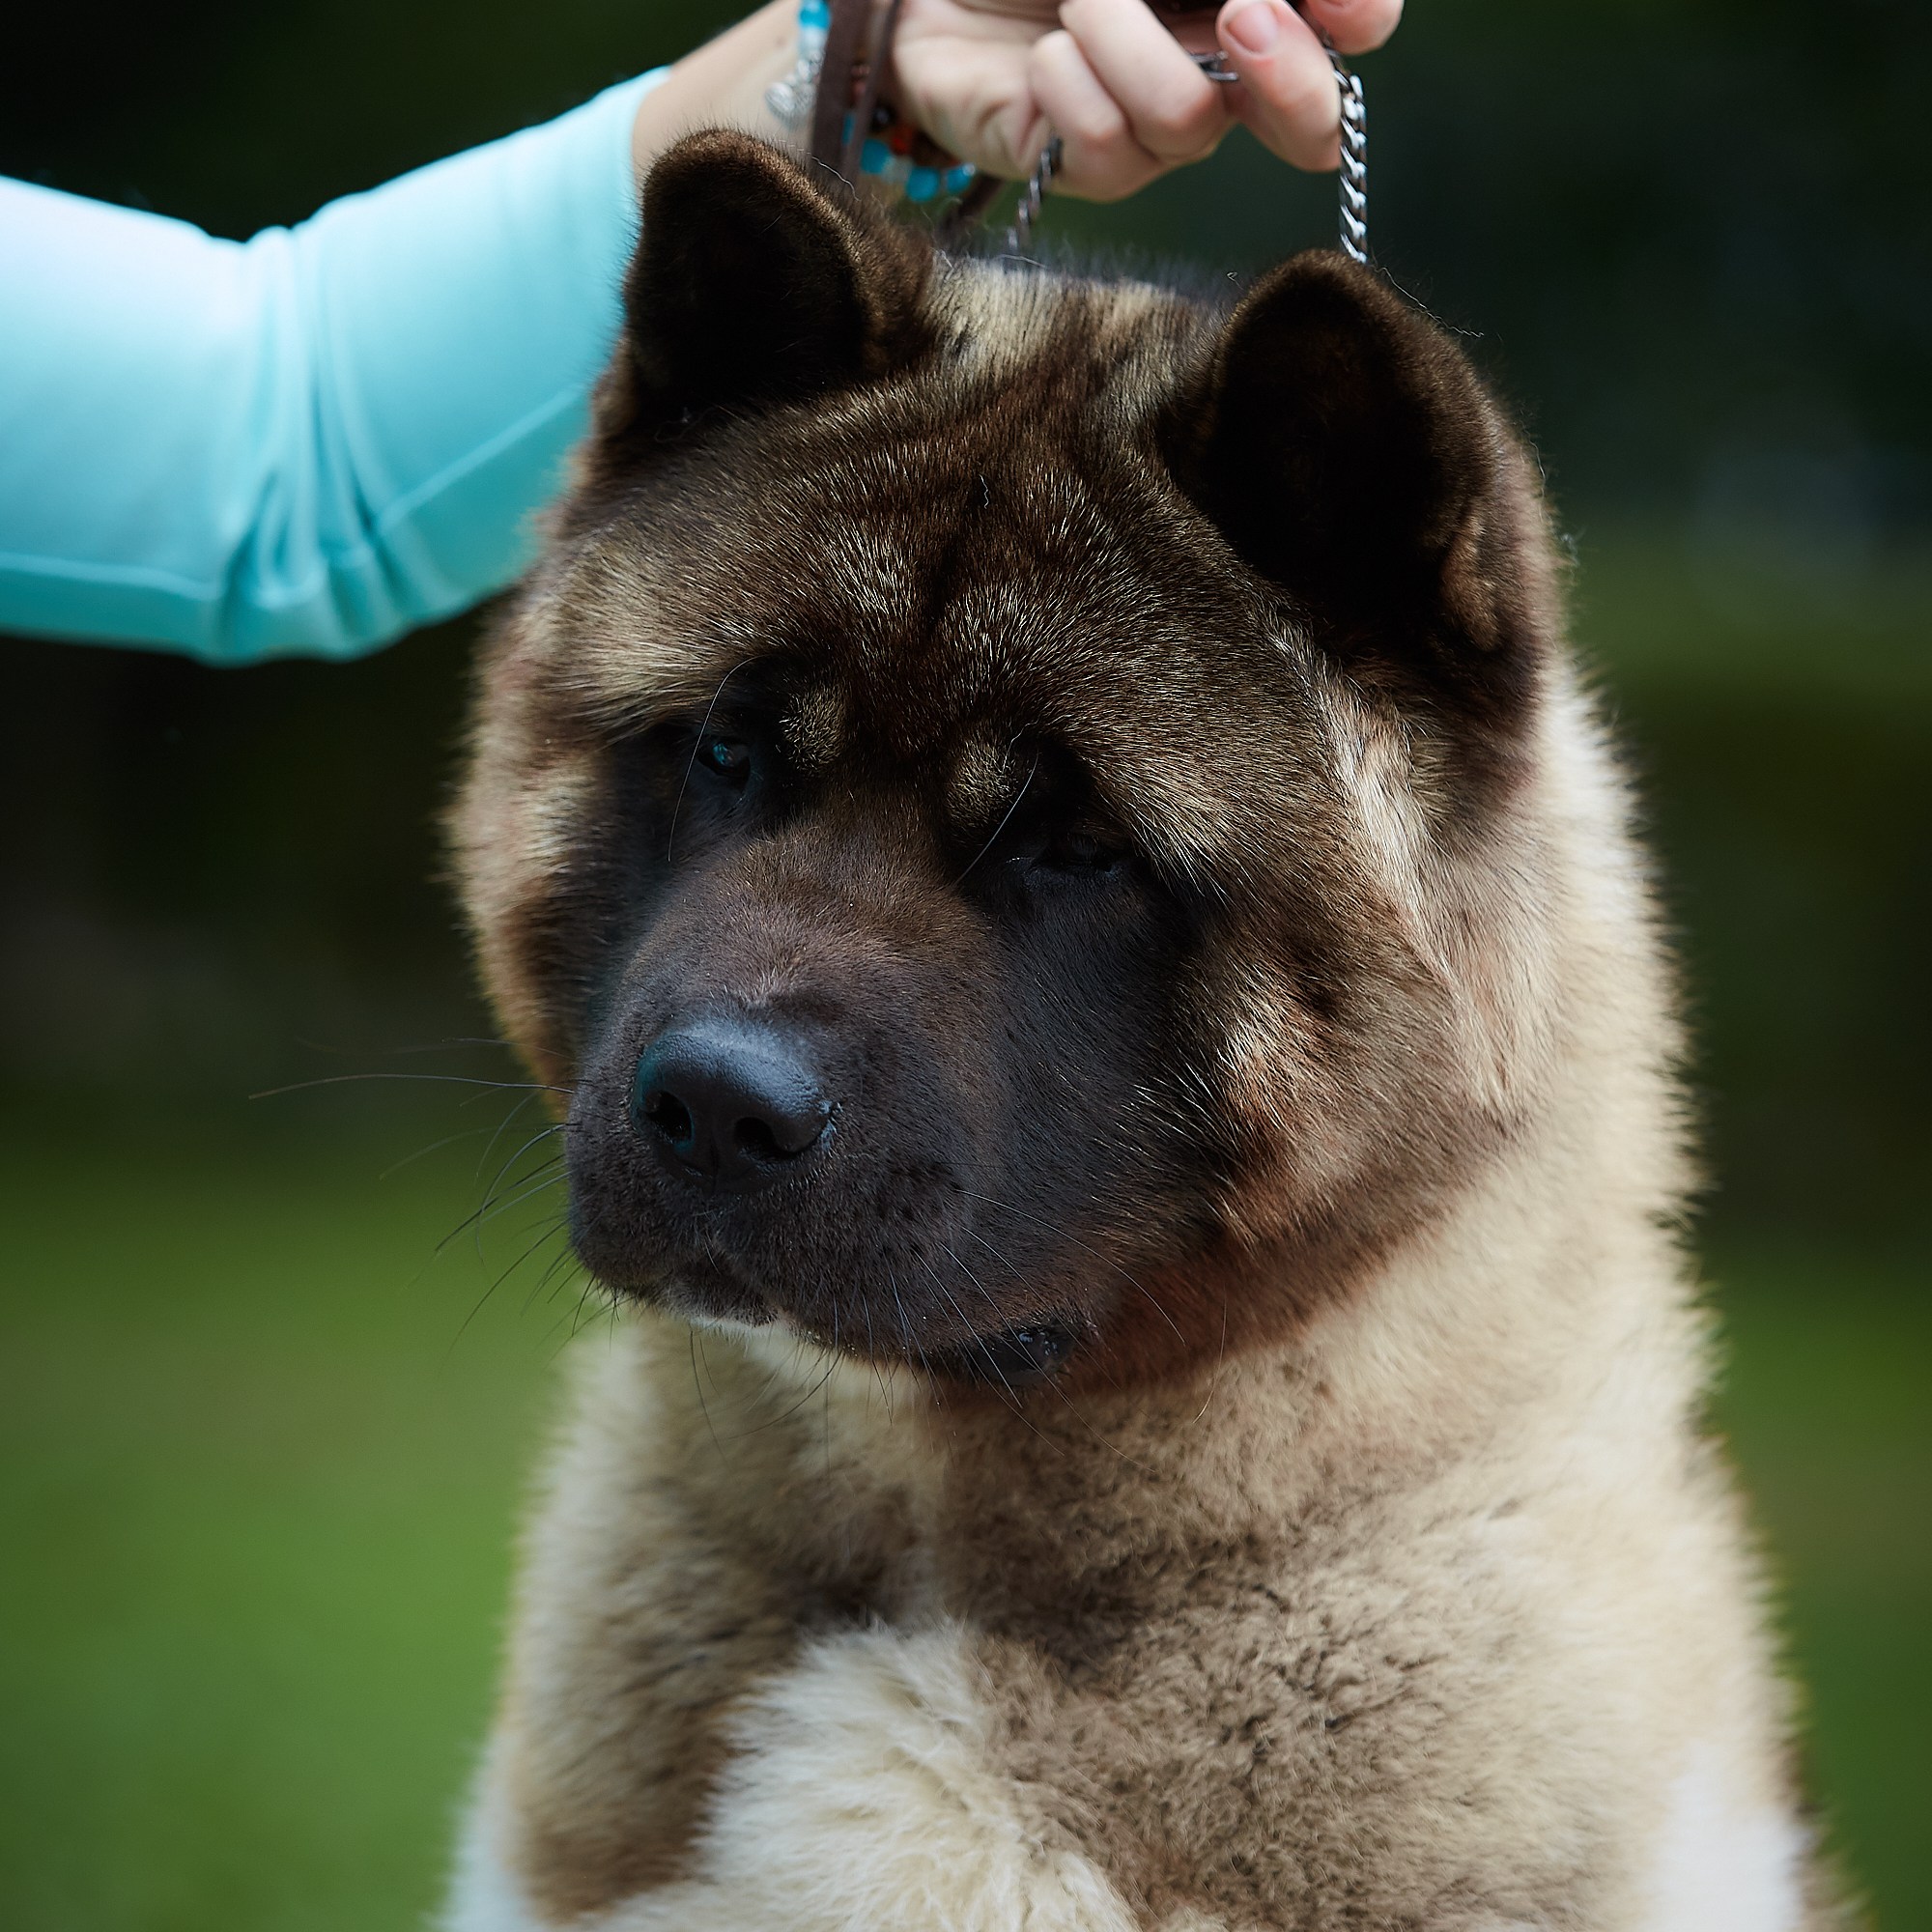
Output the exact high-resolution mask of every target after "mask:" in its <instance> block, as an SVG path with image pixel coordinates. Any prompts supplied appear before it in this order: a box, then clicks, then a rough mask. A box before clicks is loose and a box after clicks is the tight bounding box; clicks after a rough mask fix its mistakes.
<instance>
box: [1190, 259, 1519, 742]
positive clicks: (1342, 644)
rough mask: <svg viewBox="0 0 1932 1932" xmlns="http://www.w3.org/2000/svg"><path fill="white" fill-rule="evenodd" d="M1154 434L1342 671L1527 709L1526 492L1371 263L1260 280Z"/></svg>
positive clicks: (1503, 711)
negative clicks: (1304, 616)
mask: <svg viewBox="0 0 1932 1932" xmlns="http://www.w3.org/2000/svg"><path fill="white" fill-rule="evenodd" d="M1165 442H1166V446H1167V455H1168V460H1169V462H1170V465H1171V466H1172V469H1173V471H1174V474H1175V476H1176V479H1177V481H1179V484H1180V486H1181V488H1182V489H1183V490H1185V491H1186V492H1187V494H1188V495H1189V496H1190V497H1192V498H1193V499H1194V501H1195V502H1196V503H1197V504H1198V505H1199V506H1200V507H1201V509H1202V510H1203V511H1204V512H1205V513H1206V514H1207V515H1208V518H1209V519H1210V520H1211V521H1212V522H1213V523H1214V524H1215V525H1216V526H1218V527H1219V528H1220V530H1221V532H1222V534H1223V535H1224V536H1226V538H1227V539H1228V541H1229V543H1230V544H1231V545H1232V546H1233V547H1234V548H1235V550H1236V552H1238V553H1239V554H1240V555H1241V557H1242V558H1243V559H1244V560H1245V561H1246V562H1247V563H1248V564H1249V565H1250V566H1251V567H1252V568H1253V569H1254V570H1256V571H1258V572H1259V573H1260V574H1261V575H1262V576H1264V577H1265V578H1268V579H1269V580H1271V581H1272V582H1275V583H1277V584H1279V585H1280V586H1281V587H1282V588H1283V589H1285V590H1286V591H1288V592H1289V594H1290V595H1291V596H1292V597H1293V599H1294V600H1295V601H1296V602H1297V603H1299V604H1301V605H1302V606H1303V607H1304V609H1306V610H1307V611H1308V612H1309V613H1310V615H1311V617H1312V618H1313V620H1314V623H1315V627H1316V631H1317V636H1318V640H1319V641H1321V643H1322V644H1323V645H1324V646H1325V647H1326V648H1328V649H1330V650H1332V651H1333V652H1334V653H1335V654H1336V656H1337V657H1338V658H1340V659H1341V660H1342V661H1343V662H1344V663H1345V664H1347V665H1348V666H1349V667H1350V669H1351V670H1353V671H1355V672H1357V673H1358V674H1361V675H1364V676H1366V677H1369V678H1371V679H1374V680H1376V681H1378V682H1383V683H1391V682H1392V683H1394V684H1395V685H1396V686H1397V687H1398V688H1399V689H1402V690H1406V691H1409V692H1417V691H1419V692H1421V693H1423V694H1426V695H1427V696H1429V697H1430V698H1431V699H1432V700H1434V701H1435V702H1438V703H1448V704H1451V705H1458V706H1471V705H1472V706H1474V707H1475V708H1477V709H1478V710H1481V711H1483V712H1486V713H1488V714H1490V715H1491V716H1492V718H1494V719H1496V721H1497V722H1501V719H1502V717H1503V716H1504V715H1507V714H1509V713H1511V712H1514V711H1516V710H1518V709H1520V703H1521V700H1522V698H1523V697H1524V696H1525V695H1526V693H1527V691H1528V689H1529V684H1530V677H1531V671H1532V668H1533V664H1534V660H1535V656H1536V653H1537V650H1538V647H1539V643H1540V639H1541V635H1542V632H1543V630H1544V629H1545V627H1546V625H1547V624H1548V587H1547V586H1548V539H1547V536H1546V534H1545V531H1544V527H1543V523H1542V515H1541V510H1540V507H1539V505H1538V502H1537V498H1536V493H1535V490H1534V488H1533V486H1532V485H1531V483H1530V481H1529V480H1528V474H1527V471H1526V469H1525V467H1524V459H1523V458H1522V456H1521V455H1520V451H1519V450H1518V448H1517V446H1516V444H1515V442H1514V440H1512V438H1511V435H1510V432H1509V431H1508V430H1507V428H1506V427H1505V426H1504V423H1503V421H1502V418H1501V415H1500V413H1499V412H1498V411H1497V410H1496V408H1495V406H1494V404H1492V402H1491V401H1490V399H1489V397H1488V396H1487V395H1486V394H1485V393H1484V390H1483V387H1482V384H1480V383H1479V382H1478V380H1477V378H1476V374H1475V372H1474V370H1473V369H1471V368H1470V366H1469V364H1468V361H1467V360H1466V359H1465V357H1464V356H1463V354H1462V352H1461V351H1460V350H1459V349H1457V348H1456V347H1455V346H1454V344H1452V343H1451V342H1450V341H1449V339H1448V338H1447V337H1446V336H1444V335H1443V334H1442V333H1441V332H1440V331H1439V330H1438V329H1437V328H1436V327H1435V326H1434V325H1433V324H1431V323H1430V322H1428V321H1427V320H1426V319H1425V318H1424V317H1422V316H1421V315H1419V314H1418V313H1416V311H1415V310H1414V309H1412V308H1411V307H1410V306H1409V305H1408V304H1407V303H1406V301H1405V300H1403V298H1401V297H1400V296H1398V295H1397V294H1396V293H1395V292H1394V291H1393V290H1392V289H1390V288H1388V287H1387V286H1386V285H1385V284H1384V283H1383V282H1381V281H1380V280H1379V279H1378V277H1376V276H1375V275H1373V274H1371V273H1370V272H1369V271H1368V270H1364V269H1360V268H1357V267H1355V266H1354V265H1353V264H1351V263H1350V262H1348V261H1346V260H1345V259H1344V258H1343V257H1341V256H1340V255H1336V254H1332V253H1328V252H1326V251H1323V252H1320V253H1310V254H1305V255H1300V256H1297V257H1295V259H1294V260H1293V261H1291V262H1289V263H1288V264H1286V265H1285V266H1284V267H1283V268H1280V269H1277V270H1274V271H1273V272H1272V273H1271V274H1269V275H1267V276H1265V277H1264V279H1263V280H1262V281H1261V282H1259V283H1258V284H1257V285H1256V286H1255V288H1254V289H1253V290H1252V291H1250V293H1249V294H1248V295H1247V297H1246V298H1244V299H1243V300H1242V301H1241V302H1240V304H1239V305H1238V306H1237V307H1236V310H1235V312H1234V314H1233V315H1232V316H1231V317H1230V318H1229V321H1228V323H1227V325H1226V327H1225V328H1224V329H1223V332H1222V334H1221V337H1220V340H1219V342H1218V344H1217V345H1216V347H1215V349H1214V351H1213V353H1212V355H1211V356H1210V357H1209V359H1208V364H1207V366H1206V368H1205V370H1204V371H1203V372H1202V373H1201V374H1200V375H1199V376H1198V377H1197V378H1196V380H1195V381H1194V383H1193V384H1191V385H1190V386H1189V387H1188V388H1187V389H1186V390H1184V391H1183V393H1182V394H1181V395H1180V396H1179V398H1178V399H1177V402H1176V405H1175V408H1174V411H1173V412H1172V414H1171V416H1170V417H1169V420H1168V425H1167V429H1166V433H1165Z"/></svg>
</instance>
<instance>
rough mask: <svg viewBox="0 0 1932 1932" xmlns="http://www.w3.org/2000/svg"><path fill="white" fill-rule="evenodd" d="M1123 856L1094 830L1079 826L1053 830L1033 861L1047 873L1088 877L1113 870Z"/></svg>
mask: <svg viewBox="0 0 1932 1932" xmlns="http://www.w3.org/2000/svg"><path fill="white" fill-rule="evenodd" d="M1126 856H1127V855H1126V853H1125V852H1124V851H1123V850H1122V848H1121V847H1120V846H1119V845H1118V844H1115V843H1113V842H1112V841H1110V840H1109V839H1107V838H1103V837H1101V835H1100V834H1098V833H1097V832H1092V831H1088V830H1084V829H1082V830H1074V831H1066V832H1061V833H1057V834H1056V835H1055V836H1054V837H1053V838H1050V839H1048V840H1047V842H1046V843H1045V844H1044V845H1043V846H1041V847H1040V849H1039V852H1038V854H1037V856H1036V858H1035V860H1034V864H1035V865H1036V866H1039V867H1044V868H1045V869H1046V870H1048V871H1050V872H1067V873H1071V874H1073V875H1075V876H1076V877H1083V878H1091V877H1095V876H1098V875H1099V874H1101V873H1105V872H1111V871H1113V870H1114V869H1115V868H1116V867H1119V866H1121V865H1122V864H1123V863H1124V862H1125V860H1126Z"/></svg>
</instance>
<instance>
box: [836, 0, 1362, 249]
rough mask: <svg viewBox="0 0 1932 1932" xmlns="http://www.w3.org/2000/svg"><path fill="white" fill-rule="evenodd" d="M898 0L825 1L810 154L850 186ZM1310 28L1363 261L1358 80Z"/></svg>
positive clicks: (1027, 208)
mask: <svg viewBox="0 0 1932 1932" xmlns="http://www.w3.org/2000/svg"><path fill="white" fill-rule="evenodd" d="M1150 4H1151V6H1152V7H1153V8H1154V10H1155V12H1157V13H1161V14H1169V15H1175V14H1189V13H1197V12H1200V11H1201V9H1200V8H1199V6H1198V4H1196V0H1150ZM900 5H901V0H888V3H887V5H886V7H885V9H884V11H883V12H882V13H879V14H877V15H876V17H875V16H874V12H873V0H829V19H828V20H827V23H826V26H825V44H824V53H823V56H822V58H821V59H820V61H819V63H818V71H817V74H816V81H817V87H816V91H815V93H814V96H813V99H812V103H811V146H810V154H811V157H812V159H813V160H815V161H818V162H820V163H821V164H822V165H824V166H825V167H828V168H831V169H833V170H834V171H835V172H836V173H838V174H839V175H841V176H842V177H843V178H844V179H845V180H846V181H848V182H854V183H856V182H857V181H858V180H859V179H860V175H861V173H862V167H861V157H862V156H863V154H864V151H865V146H866V142H867V137H868V136H869V135H870V134H871V132H872V128H873V121H874V118H875V116H876V115H877V112H878V107H879V89H880V85H881V82H882V80H883V78H884V75H885V72H886V69H887V67H888V65H889V62H890V57H891V53H892V44H893V35H894V32H895V30H896V28H897V26H898V19H899V8H900ZM1304 17H1306V16H1305V15H1304ZM1311 24H1312V23H1311ZM868 29H869V31H868ZM1316 32H1317V33H1318V35H1320V37H1321V44H1322V45H1323V46H1324V47H1325V48H1326V49H1327V51H1328V62H1329V65H1330V67H1331V68H1333V70H1334V73H1335V85H1336V89H1337V91H1338V93H1339V95H1340V98H1341V111H1342V156H1341V168H1340V176H1339V189H1340V209H1339V216H1340V220H1339V232H1338V236H1337V241H1338V244H1339V246H1340V247H1341V249H1342V252H1343V253H1344V254H1345V255H1347V256H1349V257H1350V260H1351V261H1356V262H1361V263H1366V262H1367V261H1368V259H1369V165H1368V160H1369V134H1368V109H1367V105H1366V103H1365V101H1364V99H1363V97H1362V82H1361V77H1360V75H1358V74H1356V73H1353V72H1351V71H1350V69H1349V68H1347V67H1346V66H1344V64H1343V61H1342V57H1341V55H1340V54H1338V53H1337V52H1336V50H1335V45H1334V43H1333V42H1332V41H1330V40H1329V38H1328V36H1327V35H1326V34H1325V33H1323V32H1322V31H1321V28H1319V27H1317V28H1316ZM1191 58H1192V59H1193V61H1194V63H1195V65H1196V66H1197V67H1199V68H1200V70H1201V71H1202V73H1203V74H1204V75H1205V76H1206V77H1207V78H1208V80H1211V81H1215V82H1220V83H1229V82H1233V81H1236V80H1237V79H1238V78H1239V76H1238V75H1237V74H1236V73H1235V71H1233V70H1232V69H1231V68H1230V67H1229V66H1228V64H1227V58H1226V56H1225V55H1223V54H1221V53H1218V52H1217V53H1205V54H1204V53H1197V54H1193V55H1192V56H1191ZM1060 156H1061V143H1060V137H1059V136H1058V135H1054V136H1052V137H1050V138H1049V139H1048V141H1047V144H1046V146H1045V147H1044V148H1043V149H1042V150H1041V151H1040V156H1039V159H1038V160H1037V162H1036V163H1035V165H1034V170H1033V173H1032V175H1031V176H1030V177H1029V178H1028V179H1027V180H1026V181H1025V182H1024V183H1022V184H1021V186H1020V196H1019V202H1018V205H1017V206H1016V208H1015V209H1014V212H1013V219H1012V222H1011V225H1010V226H1009V229H1008V231H1007V235H1006V243H1005V252H1006V253H1008V254H1010V255H1019V254H1023V253H1024V252H1025V250H1026V248H1027V246H1028V244H1029V243H1030V242H1031V241H1032V240H1033V231H1034V227H1035V225H1036V224H1037V221H1038V219H1039V213H1040V208H1041V205H1042V203H1043V202H1044V200H1045V198H1046V194H1047V190H1048V189H1049V187H1050V186H1051V185H1052V183H1053V177H1054V175H1055V173H1056V172H1057V171H1058V169H1059V166H1060ZM1005 185H1006V184H1005V183H1004V182H1001V181H999V180H998V179H996V178H995V177H992V176H989V175H986V174H984V173H980V174H979V175H977V176H975V178H974V179H973V181H972V183H971V184H970V185H968V186H967V187H966V189H965V190H964V192H963V193H962V194H960V196H959V197H958V199H957V201H956V202H955V203H954V205H953V207H952V212H951V213H949V214H948V215H947V217H946V219H945V221H944V222H943V223H942V224H941V231H940V234H941V240H942V241H947V242H949V243H953V244H957V243H958V242H959V241H963V239H964V238H965V236H966V235H967V234H968V233H969V232H970V231H971V230H972V228H973V227H974V226H975V224H976V223H978V222H979V221H980V220H981V219H983V217H984V216H985V214H986V212H987V210H988V209H990V208H991V206H992V204H993V203H994V202H995V201H996V200H997V199H998V198H999V195H1000V192H1001V190H1002V188H1003V187H1004V186H1005Z"/></svg>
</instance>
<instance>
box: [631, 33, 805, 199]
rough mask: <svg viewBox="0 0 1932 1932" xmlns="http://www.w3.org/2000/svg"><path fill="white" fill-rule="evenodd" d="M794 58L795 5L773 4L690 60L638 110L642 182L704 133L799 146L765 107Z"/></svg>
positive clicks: (635, 155)
mask: <svg viewBox="0 0 1932 1932" xmlns="http://www.w3.org/2000/svg"><path fill="white" fill-rule="evenodd" d="M797 58H798V4H797V0H770V4H769V5H767V6H764V7H761V8H759V10H758V11H757V12H756V13H755V14H748V15H747V16H746V17H745V18H744V19H742V20H740V21H739V22H738V24H737V25H736V26H735V27H731V28H728V29H726V31H725V32H724V33H722V34H720V35H719V36H718V37H717V39H716V40H713V41H707V42H706V43H704V45H703V46H701V47H698V48H696V50H695V51H694V52H691V53H688V54H686V55H685V57H684V58H683V59H682V60H681V61H679V62H677V63H676V65H675V66H673V67H672V68H671V69H670V70H669V71H668V73H667V74H666V75H665V78H664V80H663V82H662V83H661V84H660V85H659V86H657V87H655V88H653V89H652V90H651V92H650V93H649V94H647V95H646V96H645V97H644V99H642V101H640V102H639V106H638V118H637V120H636V122H635V123H634V124H633V127H632V130H631V156H632V160H633V162H634V163H635V165H636V168H637V172H638V178H639V181H641V180H642V179H643V177H644V176H645V174H647V173H648V172H649V170H650V165H651V163H652V162H653V161H654V160H656V159H657V157H658V156H660V155H661V154H663V153H664V151H665V150H666V149H667V148H668V147H669V146H670V145H671V143H672V142H674V141H676V140H678V139H680V138H681V137H682V136H684V135H686V134H691V133H695V132H696V130H697V129H698V128H740V129H742V130H743V131H744V132H746V133H748V134H759V135H762V136H763V137H764V138H765V139H766V140H768V141H777V142H780V143H781V144H782V145H786V146H790V147H794V148H796V147H797V146H799V144H800V143H799V136H798V135H797V134H796V133H795V132H794V131H793V130H792V129H790V128H785V127H784V126H783V125H782V124H781V122H780V121H779V119H778V117H777V116H776V115H775V114H773V112H772V111H771V109H770V108H769V107H767V106H766V105H765V90H766V89H767V88H768V87H770V86H771V84H772V82H773V81H775V80H780V79H782V78H783V76H784V75H785V74H787V73H789V72H790V71H791V69H792V64H793V63H794V62H795V61H796V60H797Z"/></svg>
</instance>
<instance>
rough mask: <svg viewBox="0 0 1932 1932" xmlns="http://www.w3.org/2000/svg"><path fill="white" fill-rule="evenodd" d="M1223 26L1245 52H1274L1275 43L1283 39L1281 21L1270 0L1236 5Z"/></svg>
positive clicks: (1231, 38) (1254, 0)
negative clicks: (1241, 5)
mask: <svg viewBox="0 0 1932 1932" xmlns="http://www.w3.org/2000/svg"><path fill="white" fill-rule="evenodd" d="M1221 26H1222V29H1223V30H1224V31H1225V32H1226V34H1227V36H1228V38H1229V39H1230V40H1231V41H1233V42H1234V43H1235V44H1236V46H1238V47H1239V48H1240V49H1241V50H1242V51H1243V52H1244V53H1251V54H1267V53H1272V52H1273V51H1274V48H1275V43H1276V42H1278V41H1279V40H1280V39H1281V22H1280V21H1279V20H1277V19H1276V18H1275V16H1274V9H1273V8H1272V7H1270V6H1269V5H1268V0H1248V4H1247V5H1246V6H1245V7H1236V9H1235V11H1234V12H1233V13H1232V14H1229V15H1228V17H1227V18H1226V19H1225V20H1223V21H1222V22H1221Z"/></svg>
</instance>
